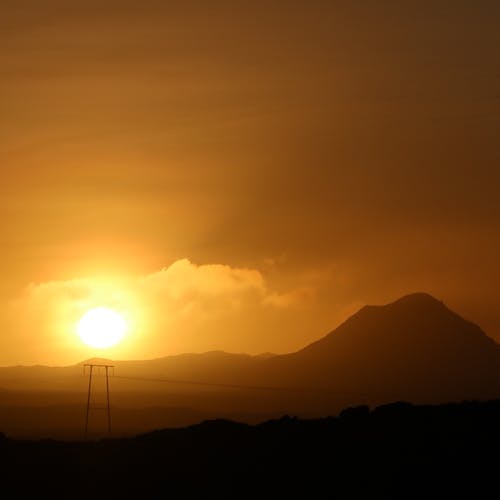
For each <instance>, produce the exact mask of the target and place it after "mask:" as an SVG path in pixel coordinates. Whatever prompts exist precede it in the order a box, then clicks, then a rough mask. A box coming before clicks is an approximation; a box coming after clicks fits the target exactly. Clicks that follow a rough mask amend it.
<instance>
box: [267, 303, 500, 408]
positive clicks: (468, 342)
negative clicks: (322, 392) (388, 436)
mask: <svg viewBox="0 0 500 500" xmlns="http://www.w3.org/2000/svg"><path fill="white" fill-rule="evenodd" d="M271 362H273V363H274V364H275V365H276V366H275V367H274V368H273V370H274V374H273V375H274V377H275V378H276V377H280V379H279V380H280V382H281V383H288V384H292V385H297V386H300V385H302V386H304V387H313V388H319V387H321V388H331V389H332V390H336V391H338V392H339V393H343V394H351V395H352V396H353V397H354V398H358V399H364V400H366V401H368V402H376V403H380V402H384V401H391V400H397V399H405V400H413V401H418V402H430V401H432V402H439V401H450V400H457V399H458V400H460V399H467V398H471V399H475V398H479V399H482V398H489V397H495V396H496V397H498V396H499V395H500V346H499V345H498V344H497V343H495V342H494V341H493V340H492V339H491V338H489V337H488V336H487V335H486V334H485V333H484V332H483V331H482V330H481V329H480V328H479V327H478V326H477V325H475V324H474V323H471V322H469V321H466V320H464V319H463V318H461V317H460V316H459V315H457V314H456V313H454V312H453V311H451V310H450V309H448V308H447V307H446V306H445V305H444V304H443V303H442V302H440V301H438V300H436V299H435V298H433V297H431V296H430V295H427V294H424V293H418V294H412V295H408V296H405V297H403V298H401V299H399V300H397V301H396V302H394V303H391V304H388V305H385V306H366V307H364V308H363V309H361V310H360V311H359V312H358V313H357V314H355V315H354V316H352V317H351V318H349V319H348V320H347V321H346V322H345V323H343V324H342V325H340V326H339V327H338V328H337V329H336V330H334V331H333V332H331V333H330V334H328V335H327V336H326V337H323V338H322V339H320V340H319V341H317V342H315V343H313V344H311V345H308V346H307V347H305V348H304V349H302V350H300V351H298V352H296V353H293V354H290V355H286V356H281V357H280V358H279V359H273V360H271Z"/></svg>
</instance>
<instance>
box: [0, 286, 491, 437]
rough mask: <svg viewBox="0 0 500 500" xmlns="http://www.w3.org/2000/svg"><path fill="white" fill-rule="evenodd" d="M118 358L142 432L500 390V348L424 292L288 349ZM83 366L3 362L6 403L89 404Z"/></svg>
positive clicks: (124, 426)
mask: <svg viewBox="0 0 500 500" xmlns="http://www.w3.org/2000/svg"><path fill="white" fill-rule="evenodd" d="M114 364H115V370H114V377H113V378H112V379H111V382H110V384H111V390H112V406H113V407H114V408H115V415H116V414H119V415H121V417H120V418H121V421H120V422H119V425H118V428H120V429H121V432H122V433H127V432H136V431H138V430H139V427H138V422H141V421H142V422H143V425H142V426H141V427H140V430H141V431H144V430H147V425H146V423H147V422H150V423H151V424H153V422H154V425H156V426H158V425H161V424H160V423H161V422H164V424H163V425H164V426H169V425H183V424H189V423H193V421H198V420H197V419H199V420H201V419H203V418H214V417H224V418H232V419H238V420H245V421H247V422H257V421H262V420H264V419H265V418H272V417H276V416H280V415H283V414H286V413H288V414H295V415H299V416H324V415H328V414H330V415H331V414H336V413H338V412H339V411H340V410H341V409H342V408H344V407H347V406H353V405H359V404H368V405H371V406H374V405H379V404H384V403H388V402H391V401H398V400H406V401H411V402H414V403H442V402H448V401H460V400H464V399H493V398H498V397H499V396H500V346H499V345H498V344H497V343H495V342H494V341H493V340H492V339H491V338H489V337H488V336H487V335H486V334H485V333H484V332H483V331H482V330H481V329H480V328H479V327H478V326H477V325H475V324H474V323H471V322H469V321H466V320H465V319H463V318H461V317H460V316H459V315H457V314H456V313H454V312H453V311H451V310H450V309H449V308H448V307H446V306H445V305H444V304H443V303H442V302H440V301H438V300H436V299H435V298H433V297H431V296H430V295H427V294H424V293H418V294H412V295H408V296H405V297H402V298H401V299H399V300H397V301H396V302H393V303H391V304H387V305H383V306H366V307H364V308H362V309H361V310H360V311H359V312H357V313H356V314H354V315H353V316H352V317H350V318H349V319H347V321H345V322H344V323H343V324H341V325H340V326H339V327H338V328H336V329H335V330H334V331H332V332H331V333H329V334H328V335H326V336H325V337H323V338H321V339H320V340H318V341H317V342H314V343H312V344H310V345H308V346H306V347H304V348H303V349H301V350H299V351H297V352H294V353H291V354H286V355H263V356H262V355H261V356H249V355H246V354H228V353H224V352H221V351H213V352H208V353H203V354H183V355H177V356H168V357H164V358H158V359H154V360H146V361H116V362H114ZM82 368H83V367H82V366H81V364H79V365H75V366H69V367H58V368H50V367H41V366H35V367H10V368H0V387H3V388H5V389H7V390H8V392H6V393H4V394H3V395H2V398H1V399H0V406H17V407H18V408H24V410H23V411H25V413H26V414H27V415H29V418H28V417H27V421H31V413H32V412H33V408H36V411H37V412H38V413H39V414H40V412H42V411H45V410H42V408H43V407H44V406H46V407H51V408H53V407H54V406H59V407H61V406H64V405H73V407H74V408H75V410H74V411H77V410H78V408H80V410H78V411H82V409H83V408H84V406H85V401H86V399H85V396H86V390H87V387H88V385H87V384H88V379H87V378H85V377H84V376H83V369H82ZM96 383H99V380H98V379H97V380H96ZM101 383H102V381H101ZM101 388H102V386H101ZM161 408H163V409H168V411H163V410H161V411H160V410H159V409H161ZM48 411H49V410H47V412H48ZM51 411H52V410H51ZM71 411H73V410H71ZM117 412H118V413H117ZM120 412H121V413H120ZM127 412H128V413H127ZM11 413H12V412H11ZM49 413H50V412H49ZM52 413H54V412H53V411H52ZM52 413H51V415H52ZM5 414H6V413H5V412H3V414H2V415H5ZM13 415H14V414H13ZM179 415H184V416H185V417H182V416H179ZM5 418H6V417H4V416H0V427H3V428H4V429H9V425H11V424H9V422H10V421H9V422H8V421H7V420H5ZM13 418H14V417H13ZM16 418H17V417H16ZM51 418H52V417H50V418H49V417H47V418H46V428H49V427H50V425H51V423H50V422H52V420H51ZM162 419H164V420H162ZM21 420H22V418H17V422H16V425H17V423H18V422H20V421H21ZM39 420H40V419H39ZM80 423H81V422H80ZM80 423H78V425H80ZM148 425H149V424H148ZM53 427H54V428H56V427H57V425H56V424H54V425H53ZM11 428H14V427H11ZM16 429H17V427H16Z"/></svg>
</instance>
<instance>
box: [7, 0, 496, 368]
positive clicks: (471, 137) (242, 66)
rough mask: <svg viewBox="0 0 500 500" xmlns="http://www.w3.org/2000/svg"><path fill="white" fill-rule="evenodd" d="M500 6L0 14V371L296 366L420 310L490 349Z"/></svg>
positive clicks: (95, 8)
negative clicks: (94, 335) (85, 338)
mask: <svg viewBox="0 0 500 500" xmlns="http://www.w3.org/2000/svg"><path fill="white" fill-rule="evenodd" d="M499 26H500V3H499V2H498V1H496V0H492V1H488V0H474V1H472V0H469V1H465V0H434V1H428V2H427V1H422V0H420V1H384V0H376V1H375V0H373V1H370V0H366V1H359V2H353V1H347V0H346V1H334V0H330V1H293V0H287V1H284V0H283V1H269V0H267V1H262V2H260V1H255V0H254V1H252V2H247V1H235V0H232V1H226V2H221V1H215V0H214V1H210V2H208V1H204V0H203V1H202V0H199V1H186V0H183V1H159V0H158V1H147V0H146V1H144V0H141V1H138V0H136V1H130V0H120V1H105V0H104V1H103V0H101V1H99V2H97V1H93V0H90V1H89V0H86V1H80V0H73V1H71V2H69V1H46V0H13V1H10V0H3V1H2V5H1V7H0V74H1V78H0V116H1V120H0V168H1V170H0V175H1V177H0V210H1V219H0V221H1V222H0V237H1V243H2V259H1V264H0V265H1V271H2V280H1V285H0V302H1V304H0V313H1V318H0V326H1V333H0V364H7V363H8V364H12V363H34V362H43V363H69V362H76V361H78V360H80V359H83V358H84V357H85V356H88V355H92V352H90V351H89V350H85V349H83V348H82V346H81V343H80V342H79V340H78V339H76V337H75V333H74V329H75V328H74V325H75V323H76V322H77V321H78V317H79V316H80V315H81V314H82V313H83V312H85V310H86V308H88V307H92V306H97V305H106V304H107V305H109V306H113V307H114V308H117V309H119V310H120V311H121V312H122V313H123V314H124V315H126V316H128V318H129V322H130V325H131V326H130V332H129V336H128V338H127V340H126V341H125V342H124V343H123V345H121V346H120V347H119V348H117V349H114V350H113V349H111V350H110V351H109V353H107V355H108V356H110V357H113V356H116V357H159V356H162V355H166V354H172V353H177V352H185V351H205V350H210V349H224V350H229V351H244V352H251V353H256V352H262V351H275V352H287V351H291V350H294V349H297V348H299V347H301V346H303V345H305V344H306V343H308V342H310V341H312V340H315V339H316V338H318V337H320V336H322V335H323V334H326V333H327V332H328V331H330V330H331V329H333V328H334V327H335V326H337V325H338V323H339V322H340V321H342V320H343V319H345V318H346V316H347V315H348V314H350V313H352V312H354V311H355V310H356V309H357V308H359V307H360V306H361V305H363V304H365V303H383V302H387V301H390V300H393V299H396V298H397V297H398V296H400V295H402V294H405V293H409V292H413V291H427V292H430V293H432V294H434V295H436V296H437V297H438V298H441V299H443V300H444V301H445V302H446V303H447V304H448V305H450V306H451V307H453V308H454V309H456V310H458V311H459V312H460V313H462V314H463V315H464V316H465V317H467V318H469V319H472V320H474V321H476V322H478V323H479V324H480V325H481V326H482V327H483V329H485V331H486V332H487V333H488V334H490V335H491V336H494V337H496V339H497V340H499V341H500V307H499V306H500V298H499V293H498V283H500V263H499V260H498V255H499V253H500V197H499V189H500V162H499V159H500V148H499V143H500V141H499V139H500V137H499V132H500V126H499V118H500V57H499V55H498V48H499V47H500V29H499Z"/></svg>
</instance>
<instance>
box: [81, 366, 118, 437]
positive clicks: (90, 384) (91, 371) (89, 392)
mask: <svg viewBox="0 0 500 500" xmlns="http://www.w3.org/2000/svg"><path fill="white" fill-rule="evenodd" d="M87 368H88V370H89V390H88V394H87V412H86V416H85V432H84V435H83V439H84V440H85V441H86V440H87V435H88V430H89V415H90V410H105V411H106V413H107V417H108V435H109V436H111V409H110V406H109V369H110V368H114V365H104V364H95V363H89V364H85V365H83V373H84V375H85V372H86V369H87ZM94 368H97V369H98V370H100V368H104V372H105V377H106V405H105V406H92V405H91V404H90V400H91V393H92V373H93V371H94Z"/></svg>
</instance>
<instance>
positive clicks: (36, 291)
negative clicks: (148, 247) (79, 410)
mask: <svg viewBox="0 0 500 500" xmlns="http://www.w3.org/2000/svg"><path fill="white" fill-rule="evenodd" d="M312 297H313V290H312V288H310V287H298V288H296V289H291V290H286V291H284V292H278V291H276V290H273V289H272V288H271V287H270V286H269V285H268V283H267V282H266V279H265V277H264V275H263V274H262V273H261V272H260V271H259V270H256V269H249V268H237V267H231V266H228V265H223V264H204V265H197V264H194V263H193V262H191V261H190V260H188V259H181V260H177V261H175V262H173V263H172V264H171V265H169V266H168V267H165V268H163V269H160V270H158V271H155V272H153V273H150V274H146V275H143V276H134V277H129V278H122V279H120V280H116V279H115V280H106V279H102V278H80V279H72V280H65V281H50V282H45V283H38V284H35V283H31V284H30V285H28V286H27V287H26V289H25V290H24V292H23V294H22V295H21V296H20V297H18V298H17V299H16V300H14V301H12V302H11V303H10V306H9V311H8V315H7V316H8V320H9V324H8V328H9V330H10V331H12V332H14V333H15V335H17V337H18V339H19V344H22V345H23V346H24V348H23V349H24V351H23V352H25V353H26V352H27V353H28V357H29V358H30V361H32V362H46V360H49V361H50V360H55V362H57V361H59V360H65V359H68V357H69V358H71V359H74V360H75V361H78V360H80V359H82V344H81V342H80V341H79V339H78V338H77V337H76V333H75V332H76V325H77V323H78V320H79V318H80V317H81V316H82V315H83V314H84V313H85V312H86V311H88V310H89V309H91V308H93V307H99V306H104V307H110V308H112V309H115V310H117V311H118V312H120V313H121V314H122V315H123V316H124V317H125V318H126V320H127V323H128V324H129V325H130V333H131V335H130V336H129V338H128V339H127V341H124V342H123V345H120V346H117V347H116V348H114V349H115V351H116V353H117V355H120V354H121V355H123V356H124V357H130V356H133V355H134V354H135V355H137V353H138V352H141V351H142V352H143V353H144V354H143V355H144V356H161V355H164V354H167V353H168V352H169V351H170V352H171V350H172V349H175V350H176V351H178V352H183V351H185V350H197V349H196V345H199V346H200V349H203V346H206V347H210V346H213V347H214V348H215V347H218V348H224V347H225V346H224V342H223V339H224V338H227V337H228V336H230V335H232V336H233V337H234V336H237V335H243V333H242V332H243V331H245V324H246V327H247V330H248V328H250V326H249V325H250V324H251V321H249V318H250V317H255V316H258V315H265V314H268V312H267V313H266V311H269V310H275V311H277V312H279V311H280V310H282V309H284V308H291V307H295V306H297V305H298V304H301V303H303V302H305V301H306V302H307V301H309V300H311V298H312ZM253 319H255V318H253ZM246 335H248V331H246ZM26 346H29V347H26ZM89 354H90V352H89ZM62 362H64V361H62Z"/></svg>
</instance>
